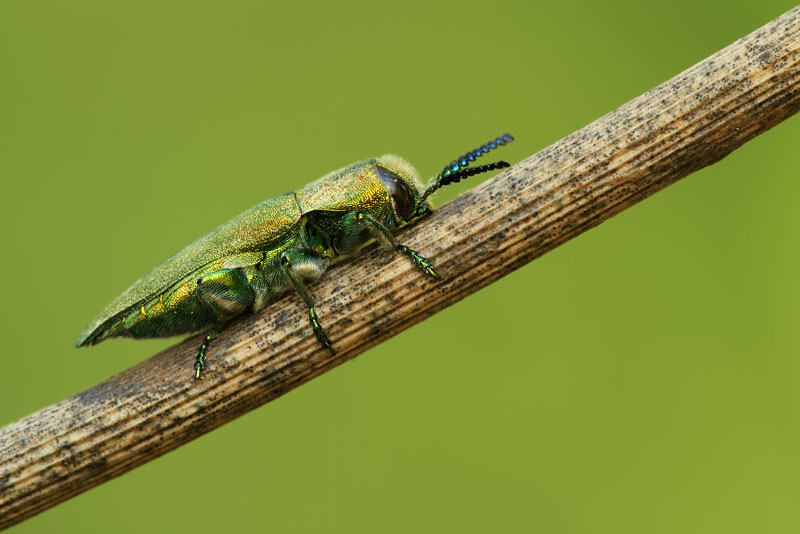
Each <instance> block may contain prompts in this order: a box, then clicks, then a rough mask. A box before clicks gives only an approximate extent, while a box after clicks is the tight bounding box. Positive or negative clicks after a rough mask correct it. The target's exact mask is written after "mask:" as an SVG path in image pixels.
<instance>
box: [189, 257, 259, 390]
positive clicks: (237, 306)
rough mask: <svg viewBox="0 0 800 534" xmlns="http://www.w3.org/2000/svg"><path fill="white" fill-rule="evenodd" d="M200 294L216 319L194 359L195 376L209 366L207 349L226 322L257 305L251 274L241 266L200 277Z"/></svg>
mask: <svg viewBox="0 0 800 534" xmlns="http://www.w3.org/2000/svg"><path fill="white" fill-rule="evenodd" d="M197 296H198V297H199V298H200V300H201V301H202V302H203V303H204V304H205V305H206V306H207V307H208V309H209V310H210V311H211V314H212V316H213V319H214V330H212V331H211V332H210V333H209V334H208V335H207V336H206V337H205V339H203V344H202V345H200V350H199V351H198V353H197V358H196V360H195V363H194V377H195V379H198V378H200V372H201V371H202V370H203V369H204V368H205V366H206V352H207V351H208V346H209V345H210V344H211V341H212V340H213V339H214V338H215V337H217V334H219V333H220V332H221V331H222V328H223V324H224V322H225V321H226V320H227V319H229V318H231V317H233V316H236V315H238V314H240V313H242V312H243V311H245V310H247V309H248V308H250V307H251V306H252V305H253V301H254V300H255V293H254V292H253V288H252V287H250V284H249V283H248V281H247V277H246V276H245V275H244V273H243V272H242V271H241V270H239V269H221V270H219V271H214V272H213V273H209V274H207V275H205V276H201V277H200V278H198V279H197Z"/></svg>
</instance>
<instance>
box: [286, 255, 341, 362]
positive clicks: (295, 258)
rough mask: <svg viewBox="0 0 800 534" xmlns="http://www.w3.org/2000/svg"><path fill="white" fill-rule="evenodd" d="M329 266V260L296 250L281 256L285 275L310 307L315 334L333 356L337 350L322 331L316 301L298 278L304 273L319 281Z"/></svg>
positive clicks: (309, 318) (309, 314) (310, 318)
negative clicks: (315, 307) (299, 274)
mask: <svg viewBox="0 0 800 534" xmlns="http://www.w3.org/2000/svg"><path fill="white" fill-rule="evenodd" d="M327 266H328V262H327V260H323V259H321V258H318V257H316V256H313V255H309V254H305V253H303V252H299V251H296V250H295V251H287V252H284V253H283V254H282V255H281V268H282V269H283V272H284V274H285V275H286V277H287V278H288V279H289V282H291V284H292V287H294V290H295V291H297V293H298V294H299V295H300V298H302V299H303V302H305V303H306V306H308V320H309V322H310V323H311V328H312V330H314V334H316V336H317V339H318V340H319V342H320V343H322V344H323V345H324V346H325V347H326V348H327V349H328V350H329V351H331V354H336V349H334V348H333V347H332V346H331V340H330V339H328V336H327V335H326V334H325V331H324V330H323V329H322V325H321V324H320V323H319V318H318V317H317V312H316V310H314V299H313V298H311V295H310V294H309V293H308V291H307V290H306V288H305V286H304V285H303V282H302V281H301V280H300V276H298V273H299V272H301V271H302V272H304V274H305V275H306V277H308V278H312V279H317V278H319V277H320V276H322V273H323V272H324V271H325V269H326V268H327Z"/></svg>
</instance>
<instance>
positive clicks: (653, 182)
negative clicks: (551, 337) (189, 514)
mask: <svg viewBox="0 0 800 534" xmlns="http://www.w3.org/2000/svg"><path fill="white" fill-rule="evenodd" d="M798 110H800V8H795V9H792V10H791V11H789V12H788V13H786V14H784V15H782V16H781V17H779V18H777V19H775V20H774V21H772V22H770V23H769V24H767V25H765V26H764V27H762V28H760V29H758V30H756V31H755V32H753V33H752V34H750V35H748V36H746V37H744V38H742V39H739V40H738V41H736V42H735V43H733V44H732V45H730V46H729V47H727V48H725V49H724V50H721V51H719V52H717V53H716V54H714V55H713V56H711V57H709V58H707V59H706V60H704V61H702V62H701V63H699V64H697V65H695V66H694V67H692V68H690V69H688V70H686V71H685V72H683V73H681V74H679V75H678V76H676V77H674V78H673V79H671V80H669V81H667V82H665V83H664V84H662V85H660V86H658V87H656V88H654V89H652V90H650V91H648V92H647V93H645V94H644V95H642V96H640V97H638V98H636V99H634V100H632V101H631V102H629V103H627V104H625V105H624V106H622V107H620V108H619V109H617V110H615V111H613V112H611V113H609V114H608V115H606V116H604V117H602V118H600V119H599V120H597V121H595V122H593V123H592V124H589V125H588V126H586V127H584V128H583V129H581V130H579V131H577V132H575V133H573V134H572V135H570V136H568V137H566V138H564V139H562V140H561V141H558V142H557V143H555V144H553V145H552V146H550V147H548V148H546V149H544V150H542V151H541V152H539V153H538V154H535V155H533V156H531V157H529V158H527V159H526V160H524V161H522V162H521V163H519V164H517V165H515V166H514V167H512V168H511V169H509V170H508V171H506V172H504V173H502V174H501V175H499V176H497V177H495V178H494V179H492V180H488V181H487V182H485V183H483V184H482V185H480V186H479V187H476V188H475V189H473V190H471V191H468V192H467V193H465V194H463V195H461V196H459V197H458V198H456V199H455V200H453V201H452V202H450V203H448V204H446V205H444V206H442V207H441V208H439V209H438V210H437V211H436V212H435V213H434V214H433V215H432V216H431V217H429V218H427V219H425V220H423V221H421V222H420V223H419V224H417V225H415V226H413V227H411V228H409V229H408V230H406V231H404V232H403V233H402V234H401V237H400V241H401V242H403V243H406V244H408V245H409V246H411V247H412V248H414V249H415V250H419V251H420V253H421V254H423V255H424V256H426V257H428V258H431V259H433V260H435V263H436V264H437V265H438V266H439V268H438V270H439V272H440V274H441V275H442V280H441V281H438V282H436V281H432V280H430V279H429V278H428V277H425V276H424V275H422V274H421V273H419V272H418V271H417V270H416V269H415V268H414V267H413V266H412V265H411V263H410V262H408V261H407V260H406V259H404V258H401V257H398V258H396V259H395V261H392V262H391V263H389V264H385V265H381V264H380V262H377V261H376V259H377V258H376V256H377V254H379V252H376V251H372V252H369V253H367V254H365V255H364V256H362V257H361V258H360V259H359V260H357V261H355V262H352V263H349V264H345V265H341V266H337V267H335V270H336V272H335V273H334V274H332V275H329V276H327V277H326V278H324V279H323V281H321V282H320V283H319V284H317V285H315V286H314V293H315V295H316V296H317V301H318V306H317V307H318V309H321V310H324V315H325V322H326V328H327V330H328V332H329V333H330V334H332V336H331V337H332V341H333V343H334V345H335V346H336V347H337V348H338V349H339V352H338V353H337V354H336V355H331V354H330V353H329V352H328V351H327V350H325V349H324V348H323V347H321V346H320V345H319V343H318V342H317V340H316V338H315V337H314V336H313V335H311V332H310V331H309V329H308V328H307V326H306V325H307V321H306V315H305V314H306V309H305V307H304V306H303V304H302V303H301V301H300V299H299V298H296V297H295V296H288V297H285V298H284V299H282V300H280V301H278V302H277V303H275V304H274V305H273V306H270V307H269V308H268V309H266V310H265V311H263V312H262V313H260V314H257V315H255V316H251V317H247V318H245V319H243V320H240V321H238V322H236V323H234V324H233V325H231V327H230V328H228V329H227V330H226V331H225V332H224V333H223V334H222V335H220V336H219V337H218V339H217V340H216V342H215V345H214V347H213V349H212V350H211V351H210V352H209V355H208V372H207V374H206V376H205V378H204V379H203V380H201V381H198V382H195V381H192V380H191V379H190V377H188V376H187V369H188V368H190V366H191V362H193V361H194V357H195V352H196V350H197V346H198V344H199V340H198V338H197V337H193V338H191V339H188V340H186V341H185V342H183V343H181V344H179V345H177V346H175V347H172V348H170V349H167V350H166V351H164V352H162V353H160V354H157V355H156V356H153V357H152V358H150V359H149V360H147V361H144V362H142V363H140V364H139V365H136V366H135V367H133V368H131V369H129V370H127V371H124V372H123V373H120V374H119V375H117V376H115V377H112V378H111V379H109V380H107V381H105V382H103V383H101V384H98V385H97V386H95V387H93V388H91V389H89V390H87V391H84V392H82V393H79V394H77V395H75V396H74V397H71V398H69V399H66V400H64V401H62V402H60V403H58V404H55V405H53V406H49V407H47V408H44V409H43V410H41V411H39V412H37V413H34V414H32V415H30V416H28V417H26V418H24V419H22V420H20V421H17V422H15V423H12V424H10V425H8V426H6V427H4V428H2V429H0V528H3V527H8V526H10V525H13V524H15V523H18V522H20V521H22V520H24V519H25V518H27V517H30V516H32V515H35V514H36V513H38V512H41V511H43V510H45V509H47V508H49V507H51V506H54V505H55V504H58V503H59V502H62V501H64V500H66V499H69V498H70V497H72V496H74V495H77V494H79V493H81V492H83V491H86V490H87V489H89V488H91V487H93V486H95V485H98V484H100V483H102V482H105V481H106V480H109V479H110V478H113V477H115V476H117V475H120V474H122V473H124V472H126V471H129V470H131V469H133V468H134V467H137V466H139V465H142V464H143V463H145V462H148V461H150V460H152V459H154V458H156V457H158V456H160V455H162V454H164V453H166V452H168V451H170V450H172V449H175V448H177V447H179V446H181V445H182V444H184V443H186V442H188V441H191V440H192V439H194V438H196V437H198V436H200V435H202V434H204V433H206V432H209V431H210V430H213V429H214V428H216V427H218V426H220V425H222V424H224V423H226V422H228V421H230V420H232V419H234V418H236V417H238V416H240V415H242V414H244V413H246V412H248V411H249V410H252V409H253V408H257V407H258V406H261V405H262V404H264V403H266V402H268V401H270V400H272V399H274V398H276V397H278V396H280V395H282V394H283V393H285V392H287V391H289V390H291V389H292V388H294V387H296V386H298V385H300V384H302V383H304V382H306V381H308V380H310V379H312V378H314V377H315V376H317V375H319V374H321V373H324V372H325V371H327V370H329V369H331V368H332V367H335V366H336V365H338V364H340V363H342V362H344V361H346V360H348V359H350V358H353V357H354V356H356V355H358V354H360V353H361V352H363V351H365V350H366V349H368V348H369V347H371V346H373V345H375V344H377V343H380V342H381V341H383V340H385V339H387V338H389V337H391V336H393V335H395V334H397V333H399V332H401V331H403V330H405V329H406V328H408V327H409V326H411V325H413V324H415V323H417V322H419V321H421V320H422V319H424V318H425V317H428V316H429V315H432V314H434V313H436V312H437V311H439V310H441V309H443V308H445V307H447V306H449V305H451V304H453V303H455V302H457V301H459V300H461V299H462V298H464V297H465V296H467V295H469V294H470V293H473V292H475V291H477V290H478V289H480V288H482V287H484V286H486V285H488V284H490V283H492V282H493V281H495V280H497V279H498V278H500V277H501V276H503V275H505V274H508V273H509V272H511V271H513V270H514V269H517V268H519V267H521V266H522V265H525V264H526V263H528V262H529V261H531V260H533V259H534V258H536V257H538V256H541V255H542V254H544V253H545V252H547V251H549V250H552V249H553V248H555V247H557V246H558V245H560V244H562V243H564V242H566V241H567V240H569V239H571V238H573V237H575V236H577V235H578V234H580V233H581V232H583V231H585V230H587V229H589V228H591V227H593V226H595V225H597V224H600V223H601V222H603V221H604V220H606V219H608V218H609V217H611V216H613V215H614V214H616V213H618V212H620V211H622V210H624V209H626V208H628V207H630V206H632V205H633V204H635V203H636V202H638V201H639V200H642V199H643V198H645V197H647V196H649V195H651V194H653V193H655V192H656V191H658V190H660V189H662V188H664V187H666V186H668V185H670V184H671V183H674V182H675V181H677V180H678V179H680V178H682V177H684V176H686V175H688V174H690V173H692V172H694V171H696V170H698V169H700V168H702V167H705V166H707V165H710V164H712V163H714V162H716V161H718V160H719V159H721V158H723V157H725V156H726V155H727V154H729V153H730V152H732V151H733V150H735V149H736V148H738V147H739V146H741V145H742V144H743V143H745V142H746V141H748V140H749V139H752V138H753V137H755V136H757V135H759V134H760V133H763V132H765V131H766V130H768V129H770V128H771V127H773V126H775V125H776V124H778V123H779V122H781V121H782V120H784V119H786V118H788V117H790V116H791V115H793V114H794V113H796V112H797V111H798ZM298 325H302V327H301V328H300V330H298Z"/></svg>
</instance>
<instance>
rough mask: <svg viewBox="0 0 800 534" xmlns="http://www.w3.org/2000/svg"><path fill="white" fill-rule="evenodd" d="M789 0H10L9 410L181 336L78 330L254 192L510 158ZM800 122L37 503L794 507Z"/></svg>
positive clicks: (76, 525) (180, 514) (551, 527)
mask: <svg viewBox="0 0 800 534" xmlns="http://www.w3.org/2000/svg"><path fill="white" fill-rule="evenodd" d="M791 7H792V2H790V1H775V0H761V1H759V2H754V1H753V0H736V1H730V0H726V1H721V0H720V1H714V2H705V3H697V2H696V1H694V0H677V1H672V2H668V3H663V2H660V3H644V2H633V1H615V2H577V3H575V2H563V1H562V2H546V3H534V2H523V1H505V2H495V3H487V2H441V3H434V2H430V1H428V2H412V3H402V4H401V3H398V4H389V3H386V4H376V3H372V2H363V3H359V2H346V3H320V4H317V5H313V4H307V3H301V2H295V3H292V4H291V5H289V4H288V3H280V4H278V3H275V4H269V3H266V2H208V1H193V2H152V1H139V2H135V3H134V2H126V3H116V2H100V1H97V2H84V1H78V2H69V3H67V2H12V1H6V2H3V3H0V67H1V68H2V79H1V80H0V81H1V82H2V83H1V84H0V180H2V196H3V200H4V201H3V203H2V205H3V208H2V210H0V228H2V245H3V249H4V252H3V254H2V257H3V261H2V262H1V265H2V266H1V267H0V269H2V279H3V280H5V282H6V285H5V287H4V290H3V294H4V298H3V303H2V304H3V305H2V307H0V313H1V314H2V321H0V325H2V326H1V328H2V339H3V342H2V347H3V350H2V353H3V358H2V370H1V371H0V391H2V397H0V424H6V423H9V422H11V421H14V420H16V419H18V418H20V417H23V416H25V415H27V414H29V413H31V412H33V411H35V410H37V409H39V408H42V407H44V406H46V405H48V404H51V403H53V402H57V401H59V400H61V399H63V398H65V397H67V396H70V395H72V394H74V393H76V392H78V391H81V390H83V389H86V388H88V387H90V386H92V385H93V384H95V383H97V382H99V381H102V380H104V379H106V378H107V377H109V376H111V375H113V374H116V373H117V372H119V371H121V370H123V369H126V368H127V367H129V366H131V365H133V364H134V363H136V362H138V361H140V360H142V359H144V358H146V357H148V356H149V355H152V354H153V353H155V352H156V351H158V350H160V349H162V348H164V347H166V346H168V345H170V344H172V343H174V342H175V340H156V341H146V342H143V341H140V342H134V341H129V340H121V341H120V340H115V341H111V342H106V343H103V344H101V345H99V346H97V347H94V348H92V349H89V350H81V351H77V350H75V349H74V348H73V342H74V340H75V338H76V336H77V335H78V333H79V332H80V331H81V329H82V328H83V327H84V326H85V325H86V324H87V322H88V321H89V320H90V319H91V318H93V317H94V316H95V314H96V313H97V312H98V311H99V310H100V309H102V308H103V307H104V306H105V304H106V303H107V302H108V301H110V300H111V299H112V298H114V297H115V296H117V294H118V293H120V292H121V291H122V290H124V289H125V288H126V287H127V286H128V285H129V284H130V283H131V282H132V281H134V280H135V279H137V278H138V277H139V276H141V275H143V274H144V273H146V272H147V271H148V270H149V269H150V268H152V267H153V266H155V265H156V264H158V263H159V262H160V261H161V260H162V259H164V258H165V257H166V256H168V255H169V254H171V253H172V252H174V251H175V250H176V249H178V248H180V247H182V246H183V245H185V244H187V243H189V242H190V241H192V240H193V239H195V238H196V237H198V236H199V235H201V234H203V233H205V232H207V231H208V230H210V229H212V228H213V227H215V226H216V225H217V224H219V223H221V222H223V221H225V220H227V219H228V218H230V217H232V216H233V215H235V214H237V213H238V212H240V211H242V210H244V209H245V208H247V207H249V206H251V205H252V204H254V203H256V202H258V201H260V200H262V199H264V198H266V197H269V196H271V195H274V194H276V193H280V192H284V191H286V190H291V189H294V188H297V187H298V186H300V185H302V184H304V183H306V182H308V181H311V180H312V179H315V178H316V177H318V176H320V175H322V174H324V173H326V172H327V171H329V170H332V169H334V168H337V167H340V166H342V165H345V164H348V163H350V162H353V161H356V160H359V159H362V158H366V157H371V156H375V155H378V154H383V153H386V152H395V153H398V154H401V155H403V156H405V157H406V158H408V159H409V160H410V161H411V162H413V163H414V164H415V165H416V166H417V167H418V168H419V169H420V170H422V172H423V174H424V175H430V174H432V173H434V172H435V171H437V170H438V169H440V168H441V166H442V165H443V164H444V163H445V162H446V161H448V160H449V159H450V158H452V157H453V156H455V155H457V154H459V153H462V152H463V151H465V150H467V149H470V148H473V147H474V146H475V145H477V144H479V143H481V142H484V141H486V140H488V139H489V138H490V137H493V136H495V135H498V134H501V133H503V132H505V131H508V132H511V133H512V134H514V136H515V137H516V138H517V141H516V142H515V143H513V144H512V145H510V146H509V147H507V148H504V149H503V152H502V157H503V158H504V159H508V160H509V161H512V162H514V161H519V160H520V159H522V158H523V157H525V156H528V155H530V154H532V153H534V152H536V151H538V150H539V149H541V148H543V147H545V146H547V145H549V144H550V143H552V142H554V141H556V140H558V139H560V138H561V137H563V136H565V135H567V134H569V133H570V132H572V131H573V130H575V129H578V128H580V127H582V126H584V125H585V124H587V123H589V122H591V121H592V120H594V119H596V118H598V117H599V116H601V115H603V114H605V113H607V112H608V111H610V110H612V109H614V108H616V107H617V106H619V105H621V104H623V103H625V102H626V101H628V100H630V99H631V98H633V97H635V96H637V95H639V94H641V93H642V92H644V91H646V90H648V89H650V88H651V87H653V86H655V85H657V84H659V83H661V82H662V81H664V80H666V79H668V78H670V77H672V76H673V75H675V74H677V73H679V72H680V71H682V70H684V69H685V68H687V67H689V66H691V65H693V64H694V63H696V62H698V61H700V60H702V59H703V58H705V57H706V56H708V55H710V54H711V53H713V52H715V51H717V50H718V49H720V48H723V47H724V46H726V45H728V44H729V43H731V42H733V41H734V40H736V39H737V38H739V37H741V36H743V35H745V34H747V33H749V32H750V31H752V30H754V29H756V28H757V27H759V26H761V25H763V24H765V23H766V22H768V21H769V20H771V19H773V18H775V17H777V16H778V15H780V14H782V13H783V12H785V11H787V10H789V9H790V8H791ZM799 147H800V118H793V119H790V120H789V121H788V122H787V123H785V124H781V125H780V126H778V127H777V128H775V129H774V130H772V131H770V132H768V133H766V134H765V135H762V136H760V137H758V138H757V139H755V140H753V141H752V142H750V143H748V144H747V145H745V146H744V147H743V148H741V149H740V150H738V151H737V152H735V153H734V154H732V155H731V156H729V157H728V158H727V159H725V160H723V161H722V162H720V163H719V164H717V165H715V166H714V167H712V168H709V169H705V170H703V171H701V172H699V173H697V174H696V175H693V176H691V177H689V178H688V179H686V180H684V181H682V182H680V183H678V184H677V185H675V186H672V187H670V188H668V189H667V190H665V191H663V192H661V193H659V194H658V195H656V196H655V197H652V198H650V199H648V200H646V201H645V202H643V203H642V204H640V205H638V206H636V207H634V208H633V209H630V210H628V211H626V212H625V213H622V214H621V215H619V216H617V217H615V218H614V219H613V220H611V221H609V222H606V223H604V224H603V225H601V226H600V227H598V228H597V229H594V230H592V231H590V232H588V233H587V234H585V235H582V236H580V237H579V238H577V239H575V240H573V241H570V242H569V243H567V244H566V245H565V246H562V247H561V248H559V249H557V250H556V251H554V252H552V253H550V254H548V255H546V256H545V257H543V258H541V259H539V260H538V261H536V262H534V263H532V264H530V265H528V266H526V267H524V268H522V269H521V270H519V271H517V272H515V273H513V274H511V275H510V276H508V277H506V278H505V279H503V280H501V281H499V282H497V283H495V284H493V285H492V286H490V287H489V288H487V289H485V290H483V291H481V292H480V293H478V294H476V295H474V296H471V297H469V298H468V299H466V300H465V301H463V302H461V303H459V304H458V305H456V306H454V307H452V308H449V309H447V310H445V311H443V312H442V313H440V314H438V315H436V316H435V317H433V318H431V319H430V320H427V321H425V322H423V323H421V324H420V325H418V326H415V327H414V328H412V329H410V330H408V331H406V332H404V333H402V334H401V335H399V336H397V337H396V338H394V339H391V340H389V341H388V342H386V343H384V344H382V345H380V346H379V347H376V348H374V349H372V350H370V351H369V352H368V353H366V354H364V355H362V356H360V357H359V358H358V359H357V360H355V361H353V362H350V363H348V364H346V365H343V366H341V367H339V368H337V369H336V370H334V371H333V372H330V373H328V374H326V375H325V376H322V377H320V378H318V379H316V380H315V381H313V382H312V383H310V384H307V385H305V386H303V387H302V388H300V389H298V390H295V391H293V392H291V393H289V394H288V395H286V396H285V397H283V398H281V399H279V400H277V401H276V402H273V403H272V404H269V405H267V406H266V407H263V408H261V409H259V410H256V411H255V412H253V413H251V414H249V415H247V416H246V417H243V418H241V419H239V420H237V421H235V422H233V423H231V424H228V425H227V426H225V427H223V428H221V429H219V430H217V431H215V432H213V433H212V434H209V435H206V436H204V437H202V438H200V439H198V440H196V441H194V442H192V443H191V444H189V445H188V446H185V447H183V448H181V449H179V450H177V451H175V452H173V453H170V454H168V455H167V456H164V457H162V458H160V459H158V460H156V461H154V462H151V463H149V464H147V465H146V466H144V467H141V468H139V469H137V470H135V471H133V472H131V473H129V474H126V475H124V476H122V477H121V478H118V479H115V480H113V481H111V482H110V483H107V484H105V485H103V486H101V487H98V488H95V489H93V490H91V491H89V492H88V493H85V494H83V495H80V496H79V497H77V498H74V499H72V500H70V501H68V502H66V503H63V504H61V505H59V506H58V507H56V508H54V509H51V510H49V511H47V512H44V513H43V514H41V515H39V516H37V517H35V518H33V519H30V520H28V521H27V522H25V523H23V524H22V525H20V526H18V527H16V530H15V531H16V532H20V533H22V532H142V531H145V530H150V529H154V528H155V529H156V530H159V531H172V532H215V531H220V530H225V531H251V530H263V531H274V532H417V531H419V532H446V531H458V532H487V531H498V532H517V531H540V532H615V533H627V532H630V533H634V532H636V533H638V532H648V533H652V532H664V533H667V532H669V533H672V532H726V533H731V532H797V530H798V525H800V509H799V508H798V506H797V504H798V500H799V499H800V457H799V456H798V453H799V452H800V430H799V429H800V425H798V416H800V387H798V386H800V336H798V321H799V320H800V303H798V297H800V282H798V272H800V247H799V246H798V240H797V234H798V228H800V210H798V209H797V204H798V201H800V181H799V180H798V177H800V175H799V173H798V164H799V162H798V157H797V155H798V148H799ZM475 183H477V180H476V182H475ZM472 185H475V184H474V183H472V184H469V183H467V184H460V185H459V186H454V187H451V188H448V190H446V191H445V192H443V193H442V194H440V195H439V196H438V197H437V199H436V201H437V203H441V202H442V201H444V200H446V199H448V198H451V197H452V196H454V195H455V194H457V193H458V192H459V191H463V190H465V189H466V188H468V187H470V186H472ZM433 260H434V261H435V258H433ZM533 295H536V296H537V297H536V298H535V299H534V297H533ZM320 311H321V313H322V315H323V317H324V314H325V310H320ZM301 320H303V319H302V318H298V321H301ZM420 346H421V347H424V348H425V350H423V351H420V350H417V349H418V348H419V347H420ZM420 369H422V370H423V373H422V374H420Z"/></svg>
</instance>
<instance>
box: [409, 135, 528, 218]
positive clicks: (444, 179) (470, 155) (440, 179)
mask: <svg viewBox="0 0 800 534" xmlns="http://www.w3.org/2000/svg"><path fill="white" fill-rule="evenodd" d="M513 140H514V138H513V137H511V135H510V134H503V135H501V136H500V137H498V138H496V139H494V140H492V141H489V142H488V143H486V144H484V145H481V146H480V147H478V148H476V149H474V150H470V151H469V152H467V153H466V154H464V155H463V156H460V157H458V158H456V159H455V160H453V161H451V162H450V164H449V165H447V166H446V167H445V168H444V169H442V172H440V173H439V174H438V175H436V177H435V178H434V179H433V180H431V181H430V183H429V184H428V187H427V188H426V189H425V192H424V193H423V194H422V196H421V197H420V199H419V206H420V210H422V208H423V203H424V202H425V199H427V198H428V197H429V196H430V195H431V194H432V193H433V192H434V191H436V190H437V189H439V188H441V187H444V186H446V185H448V184H452V183H456V182H460V181H461V180H462V179H463V178H467V177H469V176H474V175H476V174H481V173H484V172H489V171H493V170H495V169H504V168H506V167H510V166H511V165H510V164H509V163H508V162H505V161H495V162H493V163H487V164H486V165H480V166H478V167H469V164H470V163H472V162H473V161H475V160H476V159H478V158H479V157H481V156H483V155H484V154H486V153H488V152H489V151H490V150H494V149H496V148H498V147H501V146H503V145H505V144H507V143H510V142H511V141H513ZM420 210H418V211H420Z"/></svg>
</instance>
